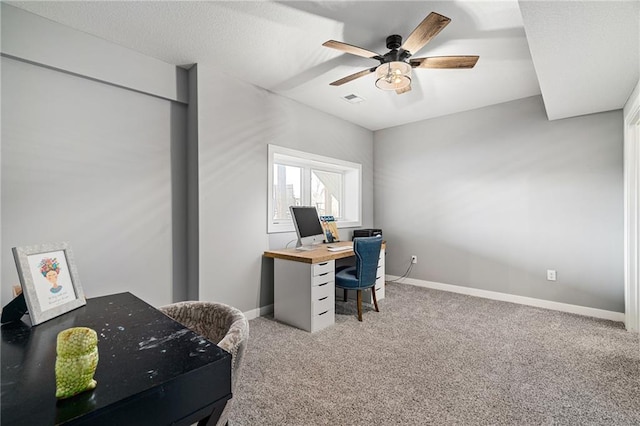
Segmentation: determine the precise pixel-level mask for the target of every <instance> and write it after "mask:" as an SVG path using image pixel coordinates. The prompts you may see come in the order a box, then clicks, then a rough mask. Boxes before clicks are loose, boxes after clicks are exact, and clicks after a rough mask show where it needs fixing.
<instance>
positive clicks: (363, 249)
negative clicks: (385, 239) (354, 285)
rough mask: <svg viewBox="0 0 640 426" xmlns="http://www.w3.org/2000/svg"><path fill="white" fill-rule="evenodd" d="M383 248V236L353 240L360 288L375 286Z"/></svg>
mask: <svg viewBox="0 0 640 426" xmlns="http://www.w3.org/2000/svg"><path fill="white" fill-rule="evenodd" d="M381 247H382V237H381V236H377V237H362V238H354V239H353V251H354V253H355V254H356V278H357V279H358V281H359V287H371V286H372V285H375V283H376V278H377V277H376V275H377V272H378V259H379V258H380V248H381Z"/></svg>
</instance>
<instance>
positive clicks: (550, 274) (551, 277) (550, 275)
mask: <svg viewBox="0 0 640 426" xmlns="http://www.w3.org/2000/svg"><path fill="white" fill-rule="evenodd" d="M555 280H556V270H555V269H547V281H555Z"/></svg>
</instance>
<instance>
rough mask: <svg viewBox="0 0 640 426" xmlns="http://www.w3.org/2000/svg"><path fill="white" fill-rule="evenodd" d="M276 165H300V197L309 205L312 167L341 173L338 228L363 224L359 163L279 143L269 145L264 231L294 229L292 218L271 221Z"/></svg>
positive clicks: (360, 168)
mask: <svg viewBox="0 0 640 426" xmlns="http://www.w3.org/2000/svg"><path fill="white" fill-rule="evenodd" d="M275 164H285V165H291V166H296V167H301V168H302V182H301V184H302V186H301V188H300V197H301V200H302V201H301V203H302V205H305V206H308V205H311V170H318V171H326V172H334V173H336V172H337V173H340V174H342V176H343V179H342V200H341V204H342V205H341V210H342V215H343V217H342V218H338V219H337V225H338V228H350V227H357V226H362V164H359V163H353V162H351V161H346V160H340V159H337V158H331V157H325V156H323V155H318V154H311V153H308V152H304V151H298V150H295V149H291V148H285V147H282V146H278V145H272V144H269V145H268V165H267V169H268V172H267V174H268V178H267V233H268V234H272V233H279V232H295V228H294V226H293V222H292V221H291V220H284V221H277V222H276V221H274V219H273V209H274V207H275V206H274V202H273V200H274V198H273V197H274V186H273V182H274V176H273V170H274V165H275Z"/></svg>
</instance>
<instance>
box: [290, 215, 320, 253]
mask: <svg viewBox="0 0 640 426" xmlns="http://www.w3.org/2000/svg"><path fill="white" fill-rule="evenodd" d="M289 210H290V211H291V217H292V218H293V224H294V226H295V228H296V233H297V234H298V244H297V247H298V248H300V247H303V248H309V247H311V246H313V245H314V244H320V243H322V242H323V241H324V230H323V229H322V225H321V224H320V218H319V217H318V211H317V210H316V208H315V207H313V206H289Z"/></svg>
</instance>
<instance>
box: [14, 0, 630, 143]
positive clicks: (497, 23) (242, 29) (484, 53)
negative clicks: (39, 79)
mask: <svg viewBox="0 0 640 426" xmlns="http://www.w3.org/2000/svg"><path fill="white" fill-rule="evenodd" d="M8 3H9V4H12V5H14V6H17V7H20V8H23V9H25V10H28V11H31V12H33V13H36V14H38V15H41V16H43V17H46V18H49V19H51V20H53V21H56V22H59V23H62V24H65V25H68V26H70V27H73V28H76V29H79V30H81V31H84V32H87V33H90V34H93V35H96V36H98V37H101V38H103V39H106V40H109V41H112V42H114V43H117V44H120V45H122V46H126V47H129V48H131V49H133V50H136V51H138V52H141V53H144V54H147V55H149V56H152V57H155V58H158V59H161V60H163V61H166V62H169V63H172V64H176V65H189V64H193V63H203V64H208V65H214V66H216V67H219V68H220V70H222V71H223V72H225V73H228V74H230V75H234V76H236V77H237V78H239V79H241V80H244V81H246V82H249V83H252V84H254V85H256V86H259V87H262V88H265V89H267V90H270V91H272V92H274V93H278V94H280V95H282V96H286V97H288V98H291V99H294V100H296V101H298V102H300V103H303V104H306V105H309V106H311V107H313V108H316V109H318V110H321V111H325V112H327V113H329V114H333V115H336V116H339V117H341V118H343V119H345V120H348V121H351V122H354V123H356V124H359V125H361V126H363V127H366V128H368V129H371V130H377V129H382V128H386V127H391V126H396V125H401V124H405V123H409V122H413V121H418V120H422V119H425V118H432V117H437V116H442V115H446V114H451V113H455V112H459V111H465V110H470V109H475V108H479V107H483V106H487V105H491V104H496V103H501V102H506V101H510V100H514V99H519V98H523V97H528V96H533V95H536V94H540V93H541V90H540V86H539V84H538V81H540V82H541V83H542V87H543V91H542V94H543V97H544V99H545V104H546V106H547V110H548V111H554V115H556V114H558V117H560V116H571V115H579V114H584V113H590V112H597V111H598V110H600V111H604V110H609V109H616V108H621V107H622V105H624V101H625V100H626V97H627V96H628V95H629V94H630V93H631V89H632V88H633V85H635V82H637V81H638V69H637V68H638V66H637V64H638V46H639V41H638V33H637V23H636V25H635V27H633V25H629V24H624V25H622V26H620V27H619V28H616V29H615V30H614V31H612V32H606V31H599V32H598V33H597V35H596V36H589V37H582V38H578V39H576V37H573V36H572V35H574V34H575V32H576V31H579V33H580V34H591V30H592V26H595V28H597V27H598V24H599V22H601V21H598V16H597V14H598V13H599V11H600V12H601V9H598V8H597V7H580V6H581V5H583V3H585V4H587V5H588V4H591V2H562V1H561V2H557V1H555V2H537V1H536V2H521V4H520V5H519V4H518V2H517V1H516V0H504V1H494V2H492V1H445V2H428V1H421V2H416V1H413V2H396V1H372V2H367V1H353V2H351V1H313V2H311V1H309V2H306V1H304V2H290V1H286V2H186V1H176V2H82V1H78V2H55V1H50V2H8ZM524 3H526V4H524ZM606 3H607V4H608V5H609V9H608V15H609V17H608V19H609V20H608V21H607V22H610V21H611V20H612V21H613V22H618V21H617V19H619V20H622V21H624V22H625V23H626V22H628V21H629V18H628V17H629V16H632V17H633V13H636V16H638V13H637V11H638V7H637V5H638V3H637V2H616V1H609V2H606ZM629 4H631V6H628V5H629ZM520 6H522V9H523V13H524V12H526V13H525V18H526V19H525V21H524V22H523V16H522V15H521V11H520ZM618 9H619V10H618ZM431 11H435V12H438V13H440V14H443V15H445V16H448V17H449V18H451V20H452V21H451V23H450V24H449V25H448V26H447V27H446V28H445V29H444V30H443V31H442V32H441V33H440V34H439V35H438V36H437V37H436V38H435V39H433V41H431V43H429V44H428V45H427V46H425V47H424V48H423V49H422V50H420V51H418V52H417V53H416V54H415V57H422V56H435V55H480V60H479V61H478V63H477V65H476V67H475V68H473V69H471V70H431V69H421V70H414V77H413V84H412V86H413V90H412V91H411V92H409V93H406V94H403V95H396V94H395V93H394V92H385V91H381V90H379V89H377V88H375V86H374V82H375V77H374V76H373V75H370V76H367V77H363V78H360V79H358V80H355V81H352V82H350V83H347V84H345V85H342V86H339V87H333V86H329V83H330V82H332V81H334V80H337V79H338V78H341V77H344V76H346V75H349V74H352V73H354V72H357V71H360V70H364V69H366V68H369V67H371V66H375V65H376V64H377V62H376V61H374V60H370V59H366V58H361V57H356V56H352V55H348V54H341V53H340V52H338V51H335V50H332V49H328V48H326V47H323V46H322V43H323V42H324V41H326V40H329V39H334V40H339V41H344V42H347V43H350V44H354V45H358V46H361V47H363V48H366V49H368V50H373V51H376V52H379V53H385V52H386V51H387V49H386V47H385V38H386V37H387V36H388V35H390V34H400V35H402V36H404V37H406V36H407V35H408V34H410V33H411V31H412V30H413V29H414V28H415V27H416V26H417V25H418V24H419V23H420V21H421V20H422V19H423V18H424V17H425V16H426V15H427V14H428V13H429V12H431ZM560 13H562V14H561V15H559V14H560ZM594 14H595V15H596V17H595V18H594V16H593V15H594ZM558 16H561V18H560V19H559V18H558ZM594 19H595V22H594ZM525 23H526V36H525ZM563 23H565V25H563ZM633 31H636V32H635V33H633ZM527 36H528V38H529V40H527ZM591 44H594V45H596V47H597V49H595V51H598V52H599V51H600V48H601V47H602V46H603V45H608V46H615V49H616V52H618V51H620V54H618V55H616V57H615V58H614V59H613V61H612V59H611V56H612V55H608V56H606V57H600V56H597V57H592V56H594V55H586V56H585V57H578V58H577V59H584V60H586V59H588V61H586V62H582V63H581V62H580V61H579V60H576V58H575V57H574V56H575V55H572V53H573V52H574V51H575V49H576V48H577V47H579V48H580V49H581V51H587V52H590V51H591V50H590V45H591ZM530 45H531V46H532V52H533V54H534V60H535V67H534V61H532V57H531V53H530V50H529V46H530ZM634 50H635V51H634ZM563 52H564V54H563ZM616 61H620V62H616ZM634 64H635V65H634ZM607 66H608V67H610V68H612V69H613V70H614V73H615V74H616V76H613V77H612V76H611V74H612V73H611V72H609V73H606V74H603V72H604V71H606V67H607ZM634 66H635V69H633V67H634ZM584 67H588V68H589V70H590V71H589V72H586V71H585V68H584ZM592 67H593V68H592ZM629 67H631V69H628V68H629ZM536 72H537V75H536ZM620 74H624V78H620ZM603 75H604V78H601V77H602V76H603ZM576 77H584V78H576ZM630 81H631V82H633V84H631V87H628V86H629V84H630V83H629V82H630ZM594 84H597V85H599V86H601V87H602V91H603V92H606V93H607V94H608V95H609V96H607V97H606V98H605V97H601V96H599V95H597V94H596V95H594V96H593V97H594V98H596V99H595V100H585V99H584V98H583V97H571V98H568V96H567V93H572V92H567V91H568V90H573V93H580V92H583V91H585V90H588V89H591V88H593V85H594ZM349 94H355V95H358V96H359V97H361V98H363V99H364V102H362V103H359V104H350V103H348V102H346V101H345V100H344V99H343V96H345V95H349ZM556 111H558V113H556ZM550 116H551V114H550ZM552 118H553V117H552Z"/></svg>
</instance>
